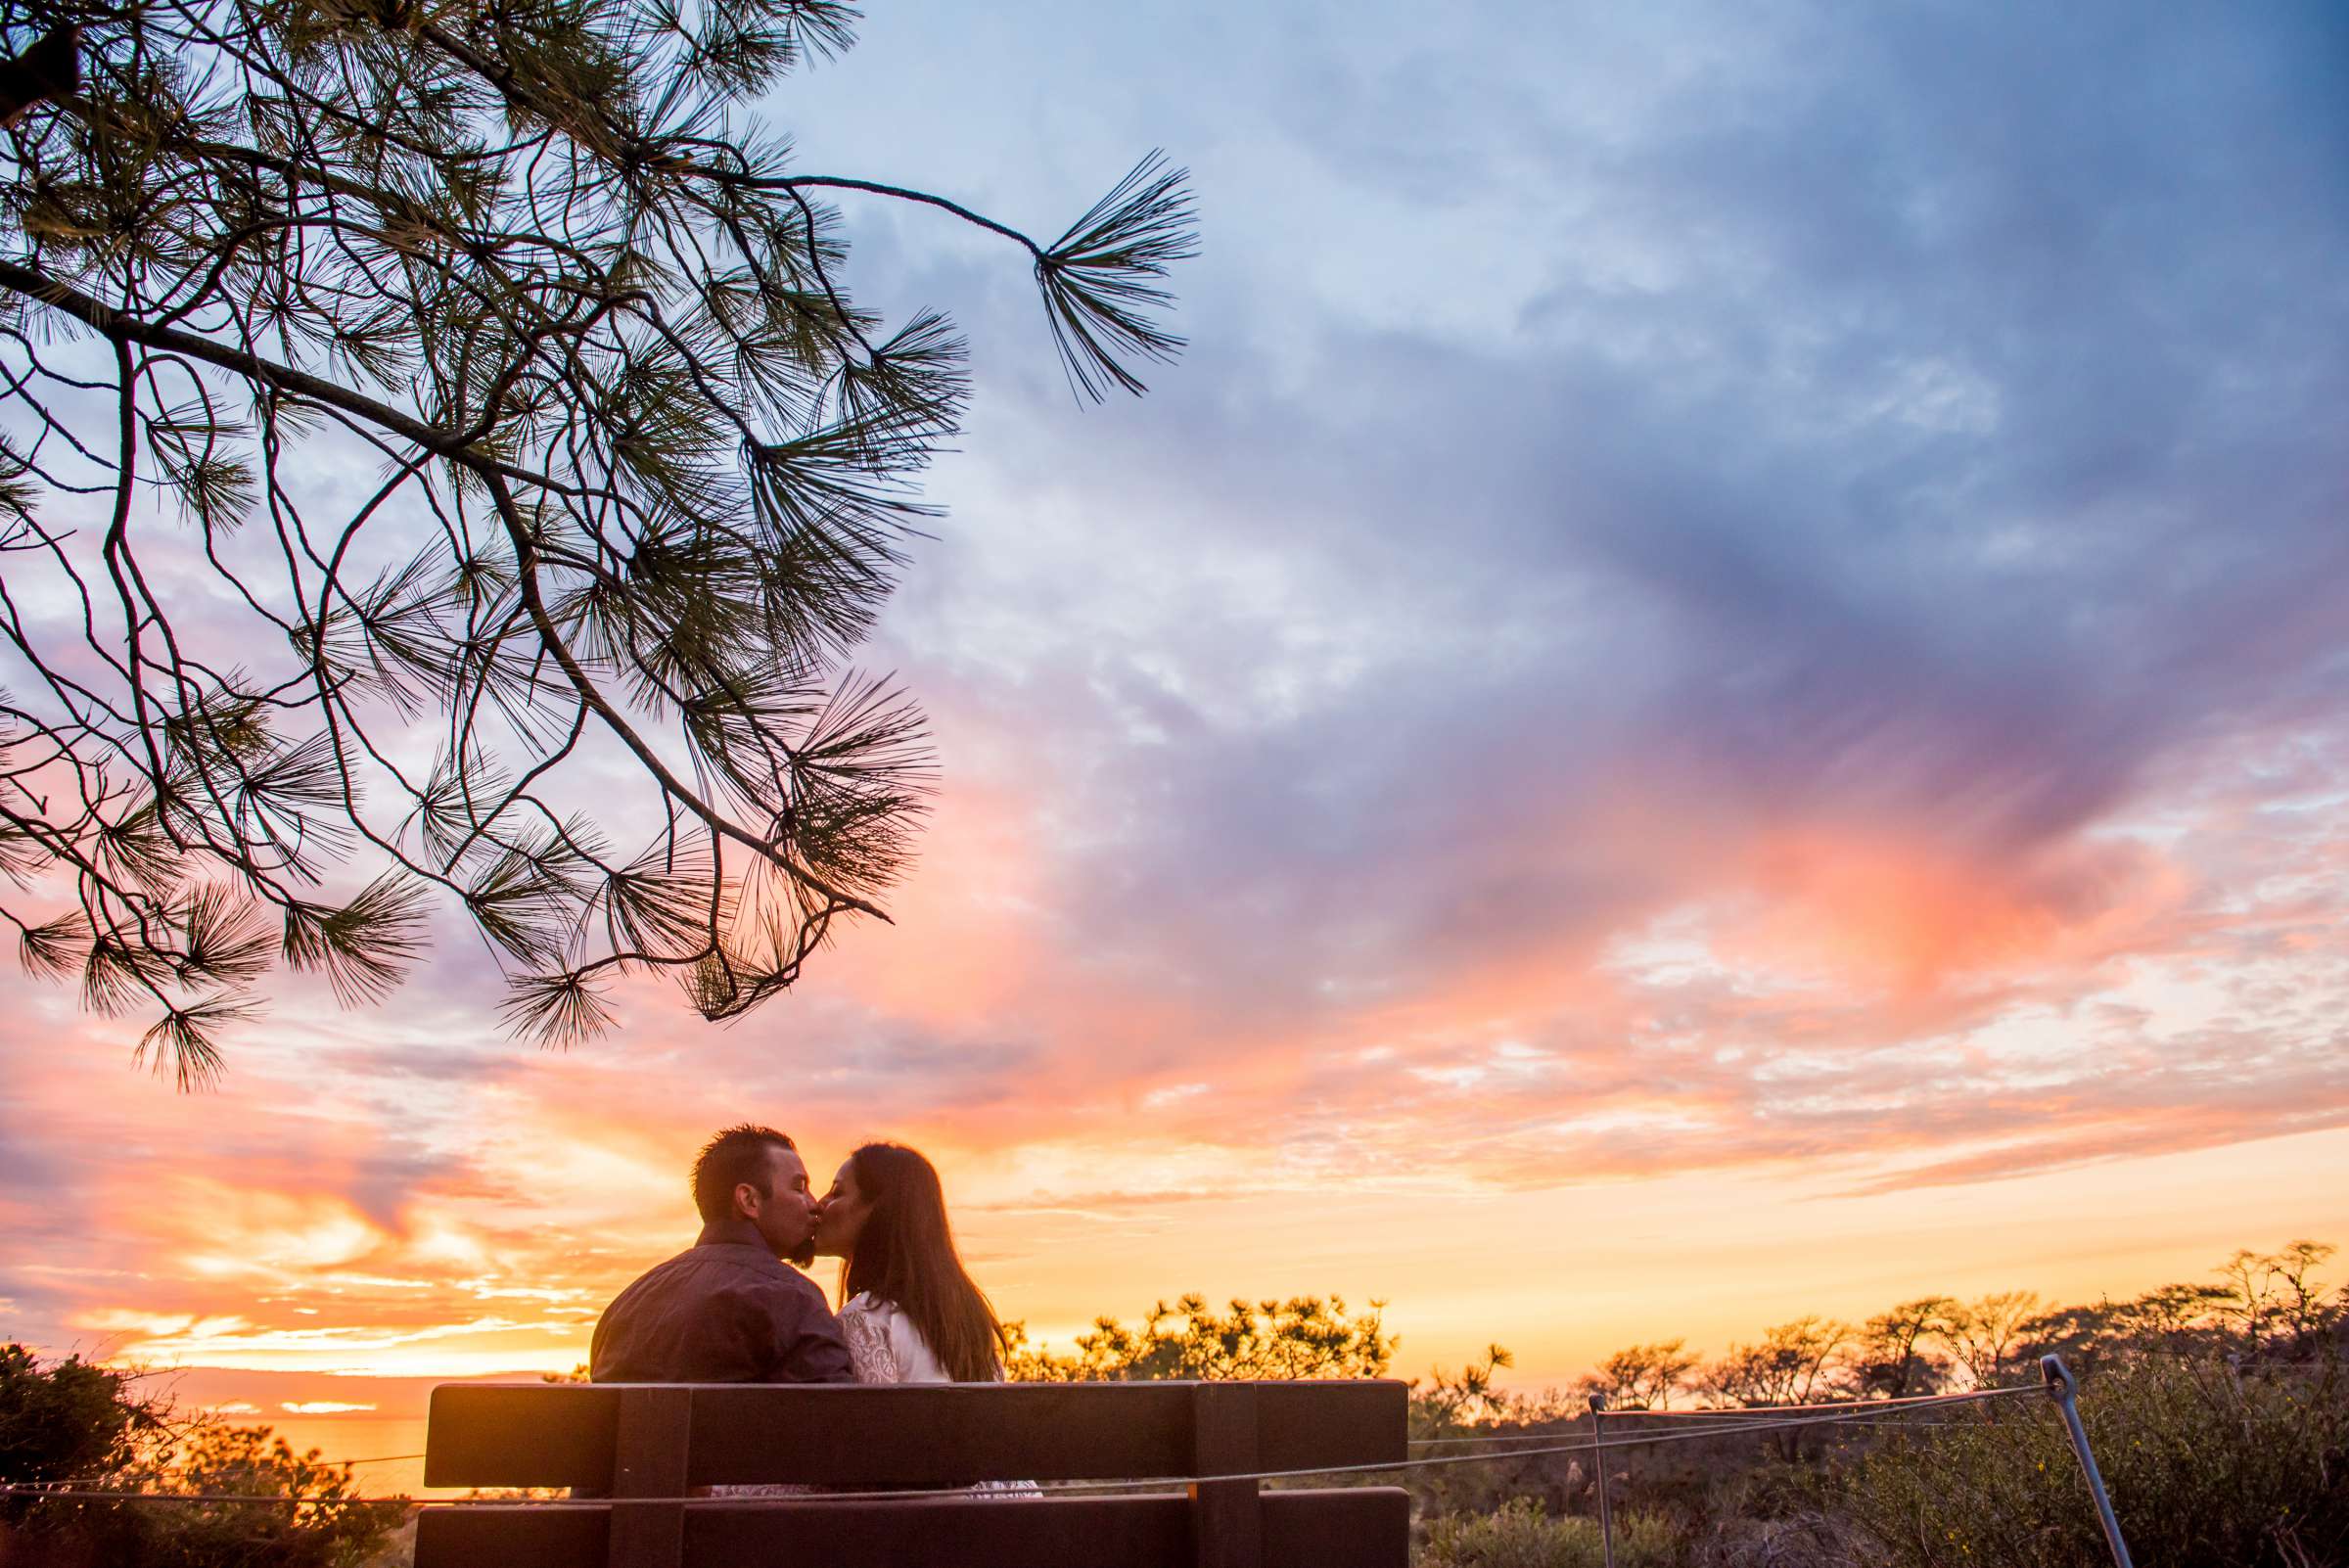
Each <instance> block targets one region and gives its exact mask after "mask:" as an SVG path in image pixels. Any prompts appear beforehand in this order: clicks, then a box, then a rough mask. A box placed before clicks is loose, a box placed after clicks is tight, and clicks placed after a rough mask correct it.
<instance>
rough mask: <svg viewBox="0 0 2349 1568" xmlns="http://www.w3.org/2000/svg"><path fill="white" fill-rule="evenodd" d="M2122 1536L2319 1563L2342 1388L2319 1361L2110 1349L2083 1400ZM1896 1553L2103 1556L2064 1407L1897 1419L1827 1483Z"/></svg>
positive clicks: (2289, 1565) (1926, 1560) (2037, 1563)
mask: <svg viewBox="0 0 2349 1568" xmlns="http://www.w3.org/2000/svg"><path fill="white" fill-rule="evenodd" d="M2081 1414H2082V1417H2083V1419H2084V1421H2085V1423H2086V1425H2087V1427H2088V1433H2089V1443H2090V1446H2091V1448H2093V1449H2094V1450H2095V1452H2096V1462H2097V1465H2098V1467H2099V1468H2100V1469H2101V1470H2102V1471H2103V1473H2104V1480H2105V1485H2106V1487H2107V1488H2108V1489H2109V1490H2110V1492H2111V1494H2112V1499H2113V1506H2114V1510H2115V1512H2116V1513H2117V1514H2118V1515H2119V1518H2120V1522H2121V1531H2122V1534H2123V1535H2124V1536H2126V1537H2127V1538H2128V1542H2129V1546H2130V1551H2131V1553H2132V1555H2134V1556H2135V1557H2136V1558H2137V1560H2138V1561H2140V1562H2146V1563H2212V1564H2218V1563H2225V1564H2228V1565H2230V1568H2261V1565H2274V1568H2311V1565H2317V1564H2338V1563H2341V1562H2343V1561H2344V1560H2349V1388H2345V1387H2344V1385H2343V1381H2342V1378H2341V1374H2340V1367H2339V1365H2338V1363H2337V1362H2333V1361H2327V1362H2326V1364H2324V1365H2323V1367H2322V1369H2321V1370H2319V1371H2317V1372H2315V1373H2314V1374H2308V1373H2303V1372H2298V1371H2289V1370H2283V1369H2278V1370H2274V1371H2270V1372H2266V1373H2260V1374H2252V1375H2243V1376H2237V1375H2236V1374H2235V1373H2234V1372H2233V1371H2232V1370H2231V1369H2230V1368H2229V1367H2228V1366H2227V1364H2226V1363H2224V1362H2214V1361H2208V1360H2202V1361H2188V1360H2177V1359H2172V1358H2166V1357H2148V1358H2144V1359H2142V1360H2136V1361H2131V1362H2125V1363H2122V1364H2118V1365H2113V1366H2109V1367H2108V1368H2107V1369H2105V1370H2104V1371H2102V1372H2101V1373H2100V1374H2099V1375H2098V1376H2097V1377H2096V1379H2095V1380H2094V1381H2093V1382H2092V1383H2091V1384H2090V1385H2089V1389H2088V1392H2087V1394H2086V1395H2085V1396H2084V1397H2083V1398H2082V1400H2081ZM1830 1497H1831V1498H1832V1499H1833V1500H1836V1501H1840V1502H1841V1504H1842V1506H1843V1508H1844V1509H1845V1510H1847V1511H1848V1515H1849V1517H1850V1518H1851V1519H1852V1520H1853V1522H1854V1523H1856V1524H1858V1525H1860V1526H1861V1527H1862V1528H1863V1529H1865V1531H1866V1533H1867V1534H1868V1535H1870V1536H1872V1537H1873V1538H1875V1541H1876V1542H1877V1543H1878V1544H1879V1545H1881V1547H1882V1552H1883V1555H1882V1560H1883V1561H1885V1562H1886V1563H1888V1564H1895V1565H1898V1568H1959V1565H1963V1568H2078V1565H2079V1564H2083V1563H2095V1562H2099V1561H2102V1560H2104V1550H2105V1548H2104V1543H2103V1539H2102V1536H2101V1534H2100V1533H2099V1531H2098V1528H2097V1524H2096V1514H2095V1511H2094V1508H2093V1505H2092V1504H2091V1502H2090V1499H2089V1496H2088V1491H2087V1484H2086V1482H2085V1481H2084V1480H2083V1479H2082V1477H2081V1475H2080V1468H2079V1463H2078V1461H2077V1460H2076V1459H2075V1458H2074V1457H2073V1454H2072V1452H2071V1447H2070V1445H2069V1443H2068V1442H2067V1441H2066V1438H2065V1435H2064V1430H2063V1424H2062V1421H2061V1419H2060V1417H2059V1415H2058V1413H2057V1412H2056V1411H2055V1410H2054V1409H2053V1408H2052V1407H2050V1406H2048V1405H2043V1404H2039V1403H2037V1402H2033V1403H2031V1404H2030V1405H2028V1406H2026V1407H2024V1408H2021V1409H2016V1408H2013V1407H2006V1408H2005V1409H2004V1410H2003V1411H2001V1412H1999V1414H1998V1416H1997V1417H1996V1418H1994V1419H1988V1420H1982V1421H1967V1422H1963V1423H1960V1424H1957V1425H1955V1426H1952V1427H1946V1428H1941V1429H1937V1430H1935V1431H1932V1432H1930V1433H1918V1434H1914V1435H1899V1436H1894V1437H1892V1438H1890V1439H1888V1440H1886V1441H1885V1442H1884V1443H1883V1444H1882V1445H1881V1446H1879V1447H1877V1448H1875V1449H1874V1450H1873V1452H1871V1453H1866V1454H1865V1455H1864V1456H1862V1457H1860V1458H1858V1459H1857V1460H1855V1461H1853V1462H1852V1463H1851V1464H1850V1466H1849V1467H1848V1468H1847V1469H1846V1470H1844V1471H1843V1472H1842V1473H1841V1475H1840V1476H1839V1477H1838V1478H1837V1479H1836V1480H1835V1481H1833V1482H1831V1483H1830Z"/></svg>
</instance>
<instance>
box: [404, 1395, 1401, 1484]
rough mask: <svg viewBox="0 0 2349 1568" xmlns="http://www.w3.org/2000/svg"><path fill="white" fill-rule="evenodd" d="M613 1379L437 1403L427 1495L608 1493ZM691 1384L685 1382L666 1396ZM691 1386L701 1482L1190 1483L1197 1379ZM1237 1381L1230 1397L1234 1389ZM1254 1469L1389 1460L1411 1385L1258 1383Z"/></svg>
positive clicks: (691, 1466) (692, 1474)
mask: <svg viewBox="0 0 2349 1568" xmlns="http://www.w3.org/2000/svg"><path fill="white" fill-rule="evenodd" d="M627 1386H628V1385H621V1384H609V1383H606V1384H550V1383H475V1384H449V1385H445V1386H443V1387H440V1388H438V1389H435V1390H434V1391H433V1414H432V1423H431V1426H430V1427H429V1428H428V1436H427V1439H426V1444H425V1447H426V1458H425V1474H424V1479H425V1484H426V1485H427V1486H436V1487H452V1486H479V1487H525V1486H528V1487H596V1488H601V1487H603V1486H606V1485H608V1484H609V1481H610V1477H611V1474H612V1466H613V1462H614V1433H615V1429H616V1423H617V1421H618V1415H619V1401H620V1397H621V1394H622V1389H623V1388H625V1387H627ZM672 1386H680V1387H681V1386H687V1385H672ZM690 1386H691V1387H692V1388H693V1390H694V1401H693V1419H692V1452H691V1454H690V1456H689V1458H688V1461H687V1466H686V1471H687V1479H688V1481H689V1482H690V1483H691V1484H693V1485H696V1486H714V1485H729V1484H760V1483H767V1482H801V1483H806V1484H811V1485H816V1486H831V1487H840V1488H862V1487H883V1486H907V1487H930V1486H957V1485H962V1484H965V1483H967V1482H971V1481H985V1480H995V1481H1008V1480H1021V1479H1032V1480H1073V1481H1083V1480H1114V1479H1119V1478H1123V1477H1128V1476H1172V1475H1189V1474H1193V1473H1195V1472H1193V1471H1192V1469H1191V1468H1190V1461H1191V1392H1190V1391H1191V1389H1192V1388H1193V1387H1195V1386H1196V1385H1193V1384H1189V1383H1059V1384H1054V1383H1013V1384H946V1385H939V1384H931V1385H913V1386H903V1387H895V1388H858V1387H853V1386H807V1385H799V1386H793V1385H774V1384H742V1383H722V1384H720V1383H705V1384H696V1385H690ZM1234 1386H1236V1385H1234ZM1251 1386H1253V1387H1254V1388H1255V1389H1256V1391H1257V1392H1256V1407H1257V1456H1258V1463H1259V1467H1260V1468H1264V1469H1273V1470H1301V1469H1309V1468H1312V1467H1313V1466H1316V1465H1345V1464H1391V1463H1395V1462H1397V1461H1399V1460H1401V1459H1402V1458H1403V1457H1404V1453H1405V1386H1404V1385H1403V1384H1402V1383H1398V1382H1393V1381H1376V1382H1349V1383H1339V1382H1304V1383H1258V1384H1254V1385H1251Z"/></svg>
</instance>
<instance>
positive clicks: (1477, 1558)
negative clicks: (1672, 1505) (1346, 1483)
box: [1414, 1498, 1687, 1568]
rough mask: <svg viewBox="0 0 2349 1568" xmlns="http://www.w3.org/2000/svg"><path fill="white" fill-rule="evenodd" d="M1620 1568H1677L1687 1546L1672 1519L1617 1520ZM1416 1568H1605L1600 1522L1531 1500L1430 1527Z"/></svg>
mask: <svg viewBox="0 0 2349 1568" xmlns="http://www.w3.org/2000/svg"><path fill="white" fill-rule="evenodd" d="M1614 1526H1615V1528H1614V1536H1615V1557H1614V1561H1615V1564H1616V1568H1674V1565H1675V1564H1678V1563H1681V1562H1682V1561H1684V1560H1685V1559H1686V1551H1687V1544H1686V1541H1685V1539H1684V1537H1683V1534H1682V1532H1681V1528H1680V1527H1679V1526H1678V1525H1676V1524H1675V1523H1674V1522H1673V1521H1672V1520H1670V1519H1665V1518H1660V1517H1657V1516H1655V1515H1653V1514H1644V1513H1635V1514H1628V1515H1623V1516H1621V1517H1618V1518H1617V1519H1616V1520H1615V1521H1614ZM1414 1561H1415V1562H1416V1564H1417V1568H1605V1564H1606V1562H1607V1556H1606V1547H1605V1544H1604V1542H1603V1541H1602V1540H1601V1539H1600V1536H1599V1529H1598V1524H1597V1521H1595V1520H1592V1519H1588V1518H1575V1517H1567V1518H1554V1519H1553V1518H1551V1517H1550V1515H1549V1514H1548V1512H1547V1511H1546V1510H1545V1509H1544V1508H1543V1506H1542V1504H1541V1503H1539V1502H1537V1501H1535V1500H1534V1499H1531V1498H1515V1499H1510V1500H1509V1501H1507V1502H1504V1503H1502V1504H1501V1505H1500V1506H1499V1507H1497V1508H1496V1509H1494V1510H1493V1511H1492V1512H1491V1513H1481V1514H1455V1515H1453V1516H1451V1517H1450V1518H1445V1519H1439V1520H1437V1521H1436V1522H1435V1523H1433V1524H1432V1525H1430V1526H1429V1527H1428V1531H1427V1544H1426V1545H1424V1546H1422V1547H1421V1548H1420V1550H1419V1552H1418V1554H1417V1555H1416V1557H1415V1558H1414Z"/></svg>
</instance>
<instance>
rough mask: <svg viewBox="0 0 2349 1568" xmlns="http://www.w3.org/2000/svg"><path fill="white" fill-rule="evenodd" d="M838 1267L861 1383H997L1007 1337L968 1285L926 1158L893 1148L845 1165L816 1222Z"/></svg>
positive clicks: (877, 1147)
mask: <svg viewBox="0 0 2349 1568" xmlns="http://www.w3.org/2000/svg"><path fill="white" fill-rule="evenodd" d="M815 1250H816V1252H817V1253H818V1254H820V1255H822V1256H824V1257H829V1258H838V1259H840V1260H841V1261H842V1267H841V1276H840V1294H841V1297H842V1300H841V1304H840V1326H841V1328H842V1330H843V1331H844V1332H845V1334H846V1335H847V1338H848V1341H849V1359H850V1360H852V1362H854V1363H855V1367H856V1380H857V1381H858V1382H859V1383H999V1382H1001V1381H1002V1380H1003V1360H1002V1353H1003V1329H1002V1325H1001V1324H999V1323H997V1322H996V1321H995V1313H994V1309H993V1308H991V1307H990V1306H989V1305H988V1302H987V1298H986V1297H985V1296H983V1295H981V1294H980V1292H979V1287H978V1286H977V1285H975V1284H973V1283H971V1276H970V1275H969V1274H968V1273H967V1272H965V1271H964V1269H963V1267H962V1260H961V1258H959V1257H958V1256H956V1254H955V1251H954V1236H953V1233H952V1232H951V1231H950V1230H948V1229H947V1227H946V1198H945V1193H944V1189H943V1188H941V1187H940V1185H939V1180H938V1172H937V1171H936V1170H935V1169H933V1168H932V1166H931V1164H930V1162H929V1161H928V1160H925V1159H923V1158H922V1157H921V1156H920V1155H918V1154H916V1153H915V1152H914V1151H913V1150H911V1149H908V1148H906V1147H904V1146H903V1145H901V1144H897V1143H867V1144H866V1145H864V1147H862V1148H860V1149H858V1150H857V1151H856V1152H855V1153H853V1154H852V1155H850V1156H849V1158H848V1162H847V1163H846V1164H845V1165H843V1166H842V1167H841V1168H840V1175H839V1176H835V1177H834V1178H833V1181H832V1189H831V1190H830V1191H829V1192H827V1193H825V1194H824V1201H823V1204H822V1206H821V1208H820V1209H819V1210H818V1211H817V1214H816V1221H815Z"/></svg>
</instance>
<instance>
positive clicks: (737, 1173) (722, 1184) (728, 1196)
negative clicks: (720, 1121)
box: [693, 1122, 799, 1222]
mask: <svg viewBox="0 0 2349 1568" xmlns="http://www.w3.org/2000/svg"><path fill="white" fill-rule="evenodd" d="M770 1148H775V1149H793V1150H796V1149H798V1148H799V1145H798V1144H796V1143H794V1142H792V1141H791V1139H790V1138H788V1137H786V1136H784V1135H783V1134H782V1133H780V1132H778V1131H776V1130H774V1129H773V1128H771V1127H759V1126H756V1125H755V1124H753V1123H749V1122H745V1123H743V1124H742V1126H740V1127H730V1128H728V1129H726V1130H724V1131H723V1132H720V1133H719V1134H718V1135H717V1136H715V1137H714V1138H712V1139H711V1140H710V1141H709V1142H708V1143H705V1144H703V1145H702V1153H701V1157H700V1158H699V1159H697V1160H695V1161H694V1162H693V1206H694V1207H695V1208H696V1209H699V1210H700V1211H701V1212H702V1218H703V1220H705V1221H711V1222H714V1221H718V1220H731V1219H733V1218H734V1189H735V1188H736V1187H737V1186H739V1185H741V1184H742V1183H743V1182H745V1181H748V1182H749V1183H750V1184H751V1185H752V1186H754V1187H757V1188H758V1189H759V1192H760V1196H761V1197H768V1198H771V1197H773V1196H774V1195H775V1191H774V1188H773V1187H772V1186H771V1185H770V1184H769V1183H768V1180H767V1170H766V1167H767V1153H766V1151H767V1150H768V1149H770Z"/></svg>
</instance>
